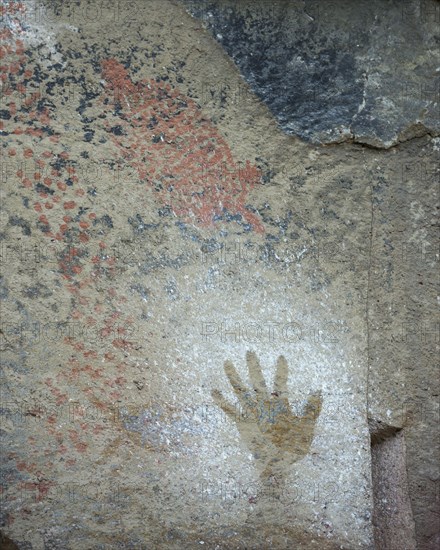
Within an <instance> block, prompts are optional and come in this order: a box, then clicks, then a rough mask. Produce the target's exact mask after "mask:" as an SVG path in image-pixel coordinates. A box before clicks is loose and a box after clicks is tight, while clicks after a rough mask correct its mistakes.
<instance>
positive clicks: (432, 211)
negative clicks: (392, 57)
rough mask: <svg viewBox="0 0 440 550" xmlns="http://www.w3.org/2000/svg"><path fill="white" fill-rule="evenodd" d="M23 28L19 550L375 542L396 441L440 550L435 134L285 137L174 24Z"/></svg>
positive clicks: (13, 241) (103, 22)
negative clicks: (322, 139)
mask: <svg viewBox="0 0 440 550" xmlns="http://www.w3.org/2000/svg"><path fill="white" fill-rule="evenodd" d="M411 6H412V4H411ZM4 10H5V12H4V15H5V16H4V20H3V23H4V24H5V29H4V30H3V31H2V39H3V42H4V46H3V47H2V50H1V55H2V65H3V66H4V73H5V75H6V79H5V80H4V83H3V86H2V97H1V101H2V105H1V115H2V127H1V131H2V136H3V141H2V157H1V158H2V194H1V205H0V206H1V209H0V238H1V240H0V247H1V248H0V253H1V273H0V275H1V279H0V295H1V298H2V303H1V307H2V309H1V323H2V324H1V334H0V336H1V339H0V352H1V357H0V359H1V369H2V370H1V380H2V409H1V412H2V415H1V432H0V434H1V442H2V461H1V486H2V492H1V496H2V517H1V520H2V524H1V528H2V532H3V533H4V534H5V536H7V537H8V538H10V539H11V540H13V541H15V543H16V545H17V546H18V547H19V548H20V549H43V548H44V549H46V548H47V549H52V548H53V549H55V548H56V549H58V548H69V549H78V548H79V549H89V548H93V549H96V550H97V549H107V548H109V549H110V548H154V549H156V548H159V549H160V548H164V549H168V548H196V547H197V548H198V547H205V548H212V549H214V548H220V549H223V548H224V549H229V548H243V549H244V548H255V549H261V550H263V549H266V548H279V549H286V550H287V549H289V550H290V549H291V548H299V549H313V548H317V549H326V548H328V549H336V548H346V549H347V550H348V549H353V548H362V549H371V548H374V547H375V546H376V547H378V548H380V546H377V543H376V544H375V541H374V530H373V516H374V498H373V497H374V491H373V487H374V485H375V482H377V479H376V480H375V481H374V480H373V476H375V475H376V474H375V472H374V470H372V467H371V462H372V458H371V456H372V454H371V439H372V437H371V432H373V440H375V437H376V435H377V434H379V435H378V437H379V438H385V440H387V438H389V437H390V436H391V437H392V436H393V434H395V433H396V431H399V430H401V431H402V432H403V433H404V434H405V440H406V446H407V458H406V464H407V468H408V480H409V486H410V491H409V492H410V500H411V506H412V512H413V516H414V522H415V536H416V539H417V545H418V548H421V549H429V550H433V549H434V548H436V545H438V536H439V535H438V534H439V529H438V518H437V516H436V511H437V508H436V506H437V505H438V492H437V487H438V464H437V462H438V461H437V456H438V449H439V447H438V439H436V425H437V421H438V371H437V370H436V361H437V357H438V324H436V319H437V318H436V317H435V310H434V308H435V305H436V302H435V300H436V290H437V286H436V285H437V284H438V269H437V268H438V261H439V258H438V233H436V231H435V228H434V223H435V220H436V215H438V187H437V174H438V172H437V165H436V162H437V160H438V153H439V148H440V143H439V140H438V139H433V138H432V137H430V136H429V135H424V136H423V137H420V138H417V139H413V140H410V141H408V142H407V143H403V144H401V145H399V146H398V147H393V148H391V149H389V150H387V151H379V150H374V149H372V148H369V147H364V146H362V145H360V144H358V143H343V144H340V145H338V146H335V147H323V146H320V145H318V144H313V143H310V142H304V141H301V140H299V139H297V138H295V137H292V136H289V135H286V134H285V133H284V132H282V131H281V130H280V129H279V127H278V125H277V123H276V121H275V120H274V117H273V115H272V114H271V112H270V111H269V109H268V108H267V107H266V106H265V105H264V103H262V102H261V101H260V100H259V99H258V98H257V97H256V96H255V95H254V94H253V93H252V92H251V90H250V88H249V87H248V86H247V85H246V83H245V82H243V79H242V78H241V76H240V74H239V72H238V70H237V68H236V67H235V65H234V63H233V62H232V61H231V59H230V58H229V57H228V56H227V54H226V53H225V51H224V50H223V49H222V47H221V46H220V45H219V44H218V43H216V42H215V41H214V40H213V39H212V37H211V36H210V35H209V33H208V31H207V30H206V29H204V28H203V26H202V25H201V24H200V23H199V22H198V21H196V20H194V19H193V18H192V17H191V16H190V15H189V14H188V13H187V12H186V11H185V9H184V6H183V5H182V4H180V3H174V2H166V1H163V0H157V1H155V0H149V1H148V2H140V3H138V4H136V3H134V4H132V3H130V4H125V3H117V4H115V3H113V2H110V3H107V4H106V3H98V2H96V3H95V2H85V1H82V2H79V3H72V4H66V3H64V2H50V3H47V4H34V3H32V2H29V3H26V5H25V6H24V5H22V4H16V3H13V4H11V5H8V6H6V7H5V6H4ZM353 17H355V16H354V15H353ZM384 17H385V16H384ZM324 19H325V17H324ZM323 24H324V23H323ZM416 38H417V37H416ZM416 38H414V40H416ZM429 39H430V38H423V40H429ZM422 81H423V78H422V77H421V79H420V81H419V82H422ZM423 82H424V81H423ZM212 90H214V91H213V93H211V92H212ZM225 90H226V91H225ZM207 94H209V96H207ZM207 97H209V101H207ZM306 110H307V109H306ZM405 116H406V115H405V113H404V112H402V117H403V119H402V121H403V122H402V124H403V126H405V125H406V124H407V122H406V121H405V119H404V117H405ZM403 126H402V127H403ZM420 167H422V168H420ZM436 209H437V210H436ZM416 262H417V263H416ZM420 283H423V284H420ZM407 322H409V323H415V324H412V325H411V324H410V325H409V328H408V327H407V325H406V324H405V325H402V323H407ZM402 327H404V328H402ZM417 327H419V328H417ZM402 330H403V331H404V332H402ZM420 410H422V411H423V413H422V414H419V411H420ZM380 426H381V427H380ZM389 475H392V472H390V474H389ZM392 485H393V484H392V483H390V486H392ZM407 527H408V524H406V526H405V528H407ZM11 544H12V543H11Z"/></svg>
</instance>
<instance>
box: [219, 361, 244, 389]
mask: <svg viewBox="0 0 440 550" xmlns="http://www.w3.org/2000/svg"><path fill="white" fill-rule="evenodd" d="M224 368H225V373H226V376H227V377H228V379H229V382H230V383H231V386H232V387H233V388H234V392H235V393H236V394H237V396H238V397H241V396H242V395H244V393H245V391H246V389H245V387H244V386H243V382H242V381H241V378H240V376H239V374H238V372H237V371H236V370H235V367H234V365H233V364H232V363H231V361H225V365H224Z"/></svg>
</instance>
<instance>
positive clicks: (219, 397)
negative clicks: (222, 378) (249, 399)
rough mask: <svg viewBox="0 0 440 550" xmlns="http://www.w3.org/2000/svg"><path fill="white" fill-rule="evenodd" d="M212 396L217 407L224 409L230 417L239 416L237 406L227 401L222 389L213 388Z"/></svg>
mask: <svg viewBox="0 0 440 550" xmlns="http://www.w3.org/2000/svg"><path fill="white" fill-rule="evenodd" d="M211 396H212V399H213V400H214V403H215V404H216V405H217V407H219V408H220V409H222V411H223V412H224V413H226V414H227V415H228V416H229V417H230V418H233V419H235V418H236V417H237V414H236V410H235V408H234V407H233V406H232V405H231V403H229V402H228V401H226V399H225V398H224V397H223V394H222V392H221V391H219V390H212V392H211Z"/></svg>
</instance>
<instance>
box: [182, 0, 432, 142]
mask: <svg viewBox="0 0 440 550" xmlns="http://www.w3.org/2000/svg"><path fill="white" fill-rule="evenodd" d="M184 3H185V5H186V6H187V7H188V9H189V11H190V12H191V13H192V14H193V15H194V16H195V17H197V18H199V19H201V20H202V21H203V23H204V24H205V26H206V27H207V29H209V31H210V32H211V34H212V36H213V37H214V38H215V39H216V40H217V41H218V42H219V43H220V44H221V45H222V47H223V48H224V49H225V51H226V52H227V53H228V55H230V56H231V58H232V59H233V60H234V62H235V63H236V64H237V67H238V68H239V69H240V72H241V74H242V75H243V77H244V78H245V80H246V81H247V82H248V83H249V84H250V86H251V87H252V89H253V90H254V91H255V93H256V94H257V95H258V97H259V98H261V100H262V101H264V102H265V103H266V105H267V106H268V107H269V109H270V110H271V112H272V113H273V115H274V116H275V117H276V119H277V121H278V123H279V125H280V127H281V128H282V129H283V130H284V131H285V132H286V133H288V134H292V135H296V136H299V137H301V138H303V139H306V140H308V141H312V142H314V143H324V144H325V143H340V142H342V141H355V142H358V143H364V144H367V145H370V146H372V147H378V148H388V147H391V146H393V145H395V144H396V143H399V142H400V141H405V140H407V139H410V138H412V137H415V136H421V135H424V134H430V135H432V136H437V135H438V134H439V131H440V125H439V108H440V103H439V101H440V94H439V92H440V87H439V83H440V73H439V70H440V69H439V64H438V54H437V51H438V41H439V22H440V7H439V4H438V2H436V1H435V0H430V1H423V2H418V1H414V0H411V1H409V2H405V3H402V2H399V1H398V0H393V1H389V2H386V3H384V2H382V1H381V0H374V1H373V2H371V1H368V0H362V1H360V2H356V3H354V2H350V1H343V0H340V1H339V0H338V1H330V2H320V1H317V0H315V1H311V2H310V1H305V2H299V1H298V2H297V1H295V2H283V1H280V0H274V1H269V2H268V1H252V2H249V1H244V2H232V1H229V0H218V1H209V0H204V1H201V2H200V1H198V0H196V1H194V0H184ZM226 87H227V84H226Z"/></svg>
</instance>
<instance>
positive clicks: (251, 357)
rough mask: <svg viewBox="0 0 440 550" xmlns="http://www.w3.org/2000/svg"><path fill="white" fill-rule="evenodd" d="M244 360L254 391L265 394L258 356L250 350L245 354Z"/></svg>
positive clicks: (265, 389) (264, 383)
mask: <svg viewBox="0 0 440 550" xmlns="http://www.w3.org/2000/svg"><path fill="white" fill-rule="evenodd" d="M246 361H247V365H248V370H249V378H250V379H251V382H252V386H253V388H254V390H255V391H257V392H260V393H265V394H267V387H266V381H265V380H264V376H263V372H262V370H261V366H260V362H259V361H258V357H257V356H256V354H255V353H254V352H252V351H248V352H247V354H246Z"/></svg>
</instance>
